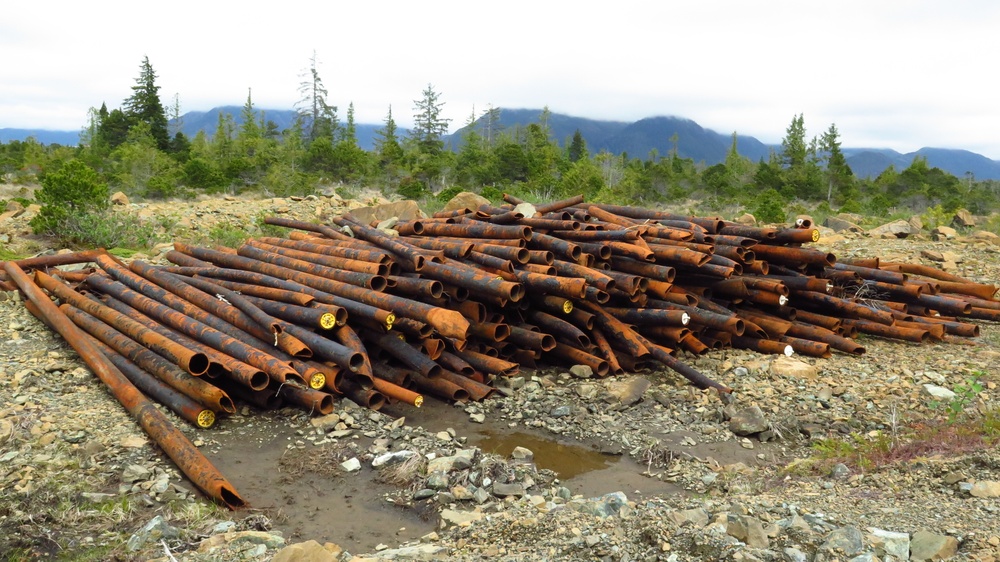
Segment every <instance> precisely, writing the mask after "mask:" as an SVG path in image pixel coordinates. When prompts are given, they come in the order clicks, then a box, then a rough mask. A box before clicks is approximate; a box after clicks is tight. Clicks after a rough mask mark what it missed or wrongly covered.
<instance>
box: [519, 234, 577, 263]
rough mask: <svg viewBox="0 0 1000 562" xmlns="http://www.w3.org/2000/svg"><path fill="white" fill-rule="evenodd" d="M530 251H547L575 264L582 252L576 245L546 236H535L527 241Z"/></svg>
mask: <svg viewBox="0 0 1000 562" xmlns="http://www.w3.org/2000/svg"><path fill="white" fill-rule="evenodd" d="M528 248H529V249H531V250H547V251H549V252H552V253H553V254H556V255H559V256H564V257H566V258H568V259H569V261H571V262H576V261H577V260H579V259H580V256H581V255H583V250H582V249H581V248H580V246H578V245H577V244H574V243H572V242H568V241H566V240H563V239H561V238H556V237H555V236H549V235H548V234H536V235H534V236H532V237H531V240H529V241H528Z"/></svg>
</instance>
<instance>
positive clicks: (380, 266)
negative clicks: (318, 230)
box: [244, 239, 389, 290]
mask: <svg viewBox="0 0 1000 562" xmlns="http://www.w3.org/2000/svg"><path fill="white" fill-rule="evenodd" d="M244 244H245V245H247V246H252V247H254V248H257V249H258V250H263V251H265V252H270V253H272V254H278V255H281V256H285V257H288V258H292V259H297V260H301V261H305V262H309V263H313V264H316V265H321V266H323V267H329V268H331V269H334V270H338V271H341V273H338V275H340V276H342V277H341V278H337V277H334V279H337V280H338V281H344V282H345V283H352V281H348V280H347V279H348V277H349V276H350V274H349V273H348V272H355V273H364V274H368V275H373V276H383V277H384V276H386V275H388V274H389V265H388V264H384V263H375V262H369V261H361V260H354V259H348V258H339V257H335V256H329V255H326V254H317V253H315V252H309V251H306V250H299V249H296V248H288V247H285V246H277V245H274V244H266V243H264V242H261V241H259V240H254V239H250V240H247V241H246V242H245V243H244ZM354 284H357V283H354ZM371 288H373V289H375V290H380V289H378V288H377V287H371Z"/></svg>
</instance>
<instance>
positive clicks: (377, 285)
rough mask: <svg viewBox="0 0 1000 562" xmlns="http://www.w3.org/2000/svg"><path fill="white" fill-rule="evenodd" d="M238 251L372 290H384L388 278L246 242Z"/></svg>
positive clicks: (264, 260)
mask: <svg viewBox="0 0 1000 562" xmlns="http://www.w3.org/2000/svg"><path fill="white" fill-rule="evenodd" d="M236 253H237V254H238V255H240V256H243V257H245V258H252V259H255V260H258V261H262V262H265V263H269V264H272V265H277V266H281V267H284V268H286V269H294V270H296V271H301V272H303V273H308V274H310V275H315V276H318V277H323V278H325V279H329V280H331V281H338V282H341V283H344V284H347V285H353V286H356V287H361V288H364V289H369V290H372V291H382V290H384V289H385V286H386V280H385V276H383V275H373V274H371V273H358V272H356V271H344V270H341V269H335V268H332V267H327V266H325V265H319V264H317V263H313V262H308V261H305V260H301V259H296V258H290V257H287V256H283V255H280V254H276V253H274V252H268V251H266V250H262V249H260V248H259V247H256V246H250V245H247V244H244V245H242V246H240V247H239V248H238V249H237V250H236Z"/></svg>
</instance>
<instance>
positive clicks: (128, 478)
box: [122, 464, 153, 483]
mask: <svg viewBox="0 0 1000 562" xmlns="http://www.w3.org/2000/svg"><path fill="white" fill-rule="evenodd" d="M152 476H153V471H152V470H150V469H148V468H146V467H144V466H142V465H139V464H130V465H128V466H126V467H125V470H124V471H122V482H130V483H131V482H139V481H141V480H149V479H150V477H152Z"/></svg>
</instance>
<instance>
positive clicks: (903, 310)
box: [0, 197, 1000, 427]
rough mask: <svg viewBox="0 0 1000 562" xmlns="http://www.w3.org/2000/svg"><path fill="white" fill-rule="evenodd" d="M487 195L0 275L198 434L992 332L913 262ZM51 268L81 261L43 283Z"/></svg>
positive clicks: (963, 285) (61, 260)
mask: <svg viewBox="0 0 1000 562" xmlns="http://www.w3.org/2000/svg"><path fill="white" fill-rule="evenodd" d="M506 199H507V203H508V204H506V205H503V206H492V205H484V206H483V207H481V208H479V209H466V210H459V211H454V212H449V213H441V214H437V215H435V216H434V217H430V218H428V219H418V220H412V221H405V222H402V223H399V224H398V225H397V227H396V228H397V232H395V233H390V232H387V231H383V230H380V229H378V228H376V227H375V226H374V225H371V224H364V223H363V222H361V221H359V220H358V219H357V218H356V217H354V216H351V215H345V216H343V217H338V218H336V219H334V220H333V221H332V224H330V225H317V224H312V223H306V222H301V221H295V220H291V219H287V218H269V219H267V221H266V222H268V223H271V224H275V225H279V226H282V227H286V228H290V229H293V230H292V231H291V232H289V235H288V237H287V238H275V237H268V238H261V239H257V240H249V241H247V242H246V243H245V244H244V245H243V246H241V247H240V248H237V249H235V250H225V249H210V248H202V247H197V246H192V245H189V244H184V243H181V242H176V243H175V249H174V250H173V251H171V252H168V253H167V254H166V257H167V259H168V260H169V261H170V262H172V264H173V265H168V266H162V265H160V266H157V265H152V264H148V263H143V262H133V263H131V264H129V265H128V266H126V265H125V264H122V263H120V262H118V261H117V260H115V259H113V258H111V257H110V256H108V255H107V254H106V253H104V252H102V251H99V250H93V251H87V252H79V253H76V254H68V255H60V256H54V257H46V258H35V259H32V260H24V261H21V262H17V263H10V264H5V269H12V268H16V267H24V268H30V269H36V270H39V271H38V273H37V275H36V278H37V280H38V283H39V285H40V286H41V287H44V289H45V290H46V291H48V292H49V294H51V295H53V296H55V297H56V298H58V299H59V300H60V301H62V303H63V308H64V310H66V314H67V315H69V317H70V318H72V319H73V321H74V322H77V323H79V324H80V325H81V326H83V327H84V328H85V329H86V330H87V331H88V332H90V333H91V334H94V337H96V338H98V340H100V341H101V342H104V344H107V345H108V346H110V347H111V349H104V348H101V353H104V352H107V353H109V354H120V356H121V357H122V359H124V360H127V361H130V362H133V363H135V364H136V365H138V367H136V368H141V369H144V370H146V371H148V372H149V373H150V374H151V375H152V378H151V379H150V380H148V381H145V382H144V383H143V384H147V388H149V389H151V390H150V392H154V391H153V390H152V389H153V385H156V384H162V385H163V386H165V387H168V390H166V391H163V392H160V391H156V392H159V394H158V395H160V396H164V397H170V398H164V400H168V401H170V402H172V405H170V407H172V408H174V409H175V411H178V413H179V414H180V415H182V417H184V418H185V419H188V420H189V421H192V423H195V424H196V425H199V426H202V427H204V426H205V425H211V424H205V423H199V421H198V420H199V415H198V414H197V412H199V411H205V412H208V413H209V414H211V415H225V414H226V413H227V412H230V411H232V408H233V406H232V398H230V395H232V397H235V398H237V399H240V400H244V401H247V402H250V403H252V404H255V405H258V406H261V407H278V406H279V405H281V404H291V405H296V406H298V407H301V408H303V409H306V410H308V411H310V412H314V413H325V412H329V411H330V410H331V409H332V404H333V398H334V397H338V396H346V397H350V398H351V399H352V400H355V401H356V402H358V403H360V404H364V405H366V406H369V407H371V408H375V409H377V408H379V407H381V406H382V405H383V404H385V403H386V402H387V401H389V402H391V401H398V402H402V403H406V404H410V405H412V406H415V407H419V406H420V404H421V403H422V402H423V395H422V393H427V394H432V395H436V396H439V397H441V398H443V399H446V400H468V399H472V400H482V399H484V398H486V397H487V396H489V395H490V393H491V392H492V389H493V386H494V381H495V379H497V378H498V377H501V378H502V377H506V376H510V375H512V374H514V373H517V372H518V371H519V370H520V369H522V368H533V367H534V366H536V365H539V364H546V363H555V364H564V365H576V364H581V365H587V366H590V367H591V369H592V370H593V372H594V373H595V374H596V375H597V376H607V375H609V374H610V375H614V374H620V373H623V372H625V371H630V370H635V369H638V368H642V367H646V366H657V365H658V366H666V367H667V368H669V369H670V370H672V371H673V372H675V373H677V374H679V375H680V376H681V377H683V378H685V379H687V380H688V381H689V382H690V383H691V384H694V385H696V386H698V387H700V388H715V389H717V390H718V391H720V392H730V391H731V390H730V389H729V388H728V387H727V386H725V385H724V384H721V383H719V382H717V381H714V380H712V379H711V378H709V377H708V376H706V375H705V374H702V373H699V372H698V371H696V370H695V369H693V368H691V367H690V366H689V365H687V364H685V363H684V362H683V361H682V360H681V359H680V358H679V357H678V355H679V354H680V353H682V352H687V353H691V354H702V353H708V352H710V351H711V350H712V349H719V348H724V347H729V346H734V347H741V348H747V349H752V350H756V351H758V352H762V353H783V354H791V353H793V352H794V353H800V354H803V355H809V356H815V357H828V356H830V354H832V353H834V352H843V353H851V354H861V353H864V352H865V347H864V346H863V345H861V344H860V343H858V342H857V341H856V340H855V337H856V335H857V334H858V333H864V334H872V335H877V336H880V337H888V338H893V339H898V340H901V341H907V342H923V341H928V340H933V341H957V340H958V338H971V337H976V336H977V335H978V327H977V326H976V325H975V324H972V323H969V322H966V321H964V320H965V319H984V320H998V319H1000V301H997V300H995V298H994V294H995V291H996V287H994V286H993V285H990V284H986V283H976V282H972V281H970V280H967V279H963V278H960V277H956V276H954V275H949V274H946V273H945V272H942V271H940V270H937V269H935V268H931V267H927V266H923V265H918V264H879V262H878V260H877V259H866V260H856V261H850V262H839V261H838V260H837V258H836V256H833V255H832V254H828V253H825V252H819V251H816V250H813V249H810V248H806V247H803V245H804V244H808V243H810V242H814V241H815V240H817V238H818V231H816V229H813V228H811V227H810V225H809V224H808V223H800V224H797V225H796V226H795V227H794V228H760V227H747V226H742V225H738V224H736V223H732V222H728V221H725V220H722V219H720V218H717V217H688V216H680V215H676V214H670V213H666V212H661V211H655V210H650V209H641V208H637V207H627V206H610V205H588V204H586V203H585V202H584V201H583V199H582V198H581V197H574V198H570V199H566V200H563V201H557V202H553V203H549V204H544V205H536V206H535V207H534V213H533V214H532V212H531V208H530V207H529V206H520V207H518V208H517V210H515V205H519V204H520V203H523V202H522V201H520V200H517V199H515V198H512V197H507V198H506ZM529 215H530V216H529ZM70 263H94V264H96V265H97V266H98V267H97V268H96V269H95V270H93V272H85V273H80V274H77V273H75V272H74V274H73V275H67V274H61V272H60V271H59V270H58V269H53V270H51V271H52V273H54V274H55V275H54V276H50V275H46V274H45V273H42V271H40V270H45V269H49V268H54V267H57V266H59V265H65V264H70ZM14 281H16V279H15V277H14V275H13V274H11V273H10V271H7V273H6V275H5V276H3V277H2V278H0V282H3V283H4V284H5V287H10V284H11V283H13V282H14ZM77 285H79V287H81V288H82V289H83V292H78V291H77V290H75V289H74V287H75V286H77ZM32 286H34V285H33V284H32ZM18 287H19V288H21V290H22V291H25V292H27V291H26V290H25V289H24V288H23V287H21V286H20V284H18ZM34 289H37V287H34ZM34 289H32V290H34ZM38 292H39V293H40V290H39V291H38ZM36 296H37V295H36ZM32 302H34V301H33V300H32ZM32 306H33V307H35V308H39V309H40V307H39V306H38V305H37V304H34V305H32ZM60 314H61V313H60ZM67 333H71V334H76V332H67ZM70 337H73V338H76V337H77V336H76V335H71V336H70ZM87 338H89V336H86V337H83V336H80V339H83V340H87ZM101 345H103V344H101ZM98 347H99V345H98V344H96V343H92V344H91V345H90V346H89V348H88V353H89V352H90V349H93V348H98ZM150 354H152V355H153V356H155V357H150ZM102 357H103V355H102ZM140 358H142V359H141V360H140ZM115 360H116V361H119V363H121V364H123V365H124V363H122V362H121V360H120V359H117V358H116V359H115ZM207 415H208V414H206V416H207Z"/></svg>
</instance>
